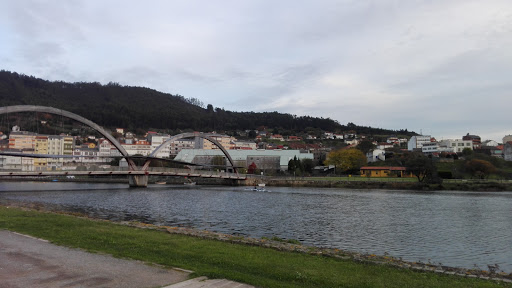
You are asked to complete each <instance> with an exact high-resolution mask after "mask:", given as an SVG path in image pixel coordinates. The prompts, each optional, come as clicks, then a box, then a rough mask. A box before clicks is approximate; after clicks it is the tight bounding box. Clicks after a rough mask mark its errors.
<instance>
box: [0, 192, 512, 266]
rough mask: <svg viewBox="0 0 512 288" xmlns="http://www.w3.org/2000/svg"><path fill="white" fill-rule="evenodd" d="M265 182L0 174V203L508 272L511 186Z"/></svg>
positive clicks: (511, 252) (510, 261)
mask: <svg viewBox="0 0 512 288" xmlns="http://www.w3.org/2000/svg"><path fill="white" fill-rule="evenodd" d="M267 188H268V189H270V190H271V192H253V191H247V190H245V189H244V187H204V186H196V187H183V186H162V185H155V186H153V187H149V188H147V189H129V188H127V186H126V184H88V183H40V182H39V183H35V182H23V183H15V182H6V183H1V182H0V203H1V202H5V201H6V200H15V201H22V202H33V203H34V202H35V203H44V204H46V205H49V206H54V207H57V208H58V209H60V210H67V211H75V212H82V213H86V214H88V215H90V216H93V217H99V218H104V219H111V220H138V221H142V222H146V223H154V224H159V225H168V226H183V227H193V228H198V229H207V230H210V231H216V232H221V233H227V234H236V235H243V236H249V237H256V238H259V237H272V236H277V237H281V238H286V239H297V240H299V241H301V242H302V243H303V244H306V245H314V246H322V247H331V248H339V249H345V250H349V251H356V252H366V253H372V254H379V255H383V254H384V253H389V254H390V255H392V256H394V257H402V258H403V259H404V260H408V261H422V262H429V261H430V262H432V263H435V264H438V263H442V264H443V265H448V266H455V267H464V268H475V265H476V266H478V267H479V268H480V269H484V270H487V265H488V264H492V265H494V264H499V266H500V267H501V269H502V270H504V271H505V272H512V249H511V247H512V193H509V192H499V193H498V192H496V193H494V192H481V193H480V192H428V193H424V192H410V191H392V190H349V189H326V188H277V187H267Z"/></svg>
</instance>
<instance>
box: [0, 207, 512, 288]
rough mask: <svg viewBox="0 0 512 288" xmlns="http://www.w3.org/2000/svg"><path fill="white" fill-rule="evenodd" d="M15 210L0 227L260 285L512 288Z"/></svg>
mask: <svg viewBox="0 0 512 288" xmlns="http://www.w3.org/2000/svg"><path fill="white" fill-rule="evenodd" d="M21 206H23V207H16V208H14V207H12V206H10V207H9V208H8V207H6V206H0V229H8V230H12V231H17V232H20V233H24V234H30V235H32V236H35V237H39V238H43V239H48V240H50V241H52V242H54V243H56V244H59V245H64V246H70V247H77V248H82V249H85V250H87V251H94V252H101V253H108V254H112V255H114V256H116V257H121V258H131V259H137V260H142V261H146V262H150V263H155V264H159V265H164V266H166V267H180V268H183V269H188V270H193V271H195V275H197V276H199V275H204V276H208V277H210V278H227V279H231V280H235V281H239V282H245V283H248V284H252V285H256V286H260V287H340V286H345V287H362V286H364V287H512V284H510V283H507V282H503V281H493V280H489V279H495V280H496V279H497V278H501V279H505V281H509V280H508V279H510V278H511V277H512V275H510V274H503V273H501V274H500V273H497V272H496V271H494V273H493V271H474V270H465V269H456V268H450V267H442V266H435V265H431V264H428V263H427V264H425V263H407V262H404V261H400V259H394V258H391V257H389V256H386V255H384V256H376V255H365V254H359V253H350V252H347V251H341V250H337V249H321V248H315V247H307V246H302V245H299V244H297V243H296V242H295V241H290V242H292V243H286V241H282V240H279V241H275V240H278V239H274V240H271V239H253V238H244V237H238V236H232V235H225V234H220V233H212V232H208V231H201V230H194V229H187V228H178V227H162V226H154V225H147V224H143V223H135V222H124V223H112V222H109V221H103V220H92V219H88V218H86V217H83V216H82V215H75V216H70V215H63V214H59V213H48V212H44V211H36V210H34V208H37V207H36V206H32V207H30V205H28V206H27V205H21ZM27 207H29V208H31V209H27ZM77 216H79V217H77ZM140 228H145V229H140ZM478 277H481V278H482V279H477V278H478Z"/></svg>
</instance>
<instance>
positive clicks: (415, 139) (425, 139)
mask: <svg viewBox="0 0 512 288" xmlns="http://www.w3.org/2000/svg"><path fill="white" fill-rule="evenodd" d="M431 138H432V137H431V136H430V135H419V136H412V137H411V139H409V142H407V150H409V151H412V150H414V149H416V148H421V147H423V144H425V143H430V142H431Z"/></svg>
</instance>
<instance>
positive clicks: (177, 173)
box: [0, 171, 247, 180]
mask: <svg viewBox="0 0 512 288" xmlns="http://www.w3.org/2000/svg"><path fill="white" fill-rule="evenodd" d="M68 175H69V176H71V175H74V176H89V175H90V176H95V175H97V176H100V175H101V176H108V175H125V176H126V175H150V176H151V175H153V176H181V177H201V178H220V179H233V180H245V179H246V178H247V177H246V176H245V175H237V174H232V173H220V174H219V173H214V174H209V173H191V172H180V171H41V172H30V171H27V172H25V171H15V172H0V177H8V176H11V177H12V176H18V177H40V176H68Z"/></svg>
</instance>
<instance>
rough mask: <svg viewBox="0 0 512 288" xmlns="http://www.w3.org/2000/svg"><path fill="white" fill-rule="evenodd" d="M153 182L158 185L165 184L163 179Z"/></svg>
mask: <svg viewBox="0 0 512 288" xmlns="http://www.w3.org/2000/svg"><path fill="white" fill-rule="evenodd" d="M155 184H158V185H165V184H167V182H165V181H159V182H155Z"/></svg>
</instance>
